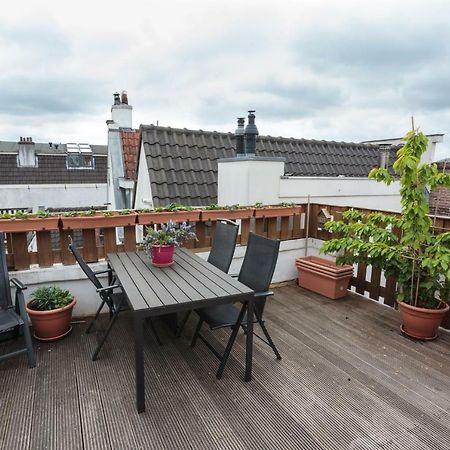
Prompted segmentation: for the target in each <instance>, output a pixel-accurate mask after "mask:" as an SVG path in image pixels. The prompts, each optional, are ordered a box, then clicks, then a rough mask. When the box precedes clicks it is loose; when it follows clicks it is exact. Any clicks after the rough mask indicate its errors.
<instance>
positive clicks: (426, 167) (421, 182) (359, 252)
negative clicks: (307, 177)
mask: <svg viewBox="0 0 450 450" xmlns="http://www.w3.org/2000/svg"><path fill="white" fill-rule="evenodd" d="M405 141H406V142H405V145H404V146H403V147H402V148H401V149H400V150H399V151H398V152H397V160H396V161H395V163H394V170H395V172H396V173H397V175H398V176H399V180H400V195H401V204H402V212H401V215H400V216H396V215H393V214H384V213H381V212H373V213H370V214H364V213H362V212H360V211H356V210H348V211H346V212H345V213H344V214H343V220H342V221H336V222H328V223H327V224H326V225H325V228H326V229H327V230H328V231H330V232H332V233H333V239H331V240H329V241H326V242H325V243H324V244H323V246H322V251H324V252H326V253H333V252H340V253H341V254H340V256H339V257H338V261H340V262H343V263H350V264H354V263H363V264H366V265H371V266H373V267H377V268H380V269H383V270H384V271H385V275H386V278H388V277H390V276H392V277H394V278H395V279H396V280H397V302H398V304H399V308H400V314H401V320H402V326H401V330H402V332H403V333H404V334H407V335H408V336H410V337H413V338H416V339H422V340H428V339H434V338H436V336H437V334H436V331H437V329H438V327H439V325H440V324H441V322H442V319H443V318H444V317H445V315H446V314H447V313H448V311H449V305H448V302H449V301H450V232H448V231H447V232H445V233H441V234H438V233H437V232H436V230H434V229H433V226H432V219H431V218H430V216H429V215H428V213H429V207H428V199H427V196H426V190H427V189H428V188H431V189H435V188H436V187H438V186H447V187H450V174H446V173H440V172H439V171H438V169H437V166H436V164H431V165H430V164H421V163H420V160H421V156H422V155H423V153H424V152H425V151H426V149H427V141H428V140H427V138H426V136H425V135H424V134H423V133H417V132H416V131H415V130H413V131H410V132H409V133H408V134H407V136H406V138H405ZM369 178H373V179H375V180H377V181H380V182H384V183H386V184H390V183H391V182H392V181H394V177H393V176H392V174H391V173H389V171H388V170H387V169H385V168H379V169H373V170H372V171H371V172H370V174H369Z"/></svg>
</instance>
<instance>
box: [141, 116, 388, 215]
mask: <svg viewBox="0 0 450 450" xmlns="http://www.w3.org/2000/svg"><path fill="white" fill-rule="evenodd" d="M249 117H250V116H249ZM252 120H253V121H254V115H253V119H252ZM247 129H248V126H247V128H246V129H245V130H247ZM254 129H255V130H256V126H254ZM245 130H244V120H243V119H240V121H239V123H238V129H237V130H236V134H233V133H220V132H216V131H203V130H187V129H176V128H170V127H160V126H155V125H141V128H140V131H141V146H140V154H139V155H140V156H139V164H138V176H137V186H136V194H135V207H151V206H155V207H157V206H163V205H167V204H169V203H172V202H177V203H182V204H184V205H191V206H202V205H208V204H211V203H216V202H217V201H218V160H219V159H230V158H231V159H232V158H235V157H236V156H237V155H238V159H239V158H240V157H242V156H245V155H242V149H238V150H237V151H236V147H237V141H236V136H238V141H239V139H240V138H239V136H242V138H244V133H245ZM256 133H257V130H256ZM255 137H256V135H255ZM395 150H396V149H395V148H391V147H390V146H388V148H387V149H384V150H383V151H382V152H380V147H379V146H378V145H373V144H365V143H352V142H333V141H317V140H309V139H294V138H283V137H272V136H259V137H258V139H257V140H256V153H255V157H256V158H263V159H271V158H278V159H279V158H282V160H281V161H284V165H283V164H281V167H282V168H281V173H279V174H278V175H277V176H278V179H279V178H280V177H283V176H284V177H312V179H313V180H314V182H315V183H316V184H318V183H317V177H326V178H327V179H330V180H331V179H332V178H333V177H335V178H337V177H338V178H339V179H341V178H351V179H354V180H356V179H357V178H367V175H368V173H369V172H370V170H371V169H372V168H374V167H377V166H379V165H380V164H381V163H383V162H384V163H386V164H387V166H388V167H391V166H392V163H393V162H394V160H395ZM382 154H383V155H384V157H382ZM386 155H387V156H386ZM241 161H242V160H241ZM240 177H241V175H236V178H234V179H233V180H230V179H229V180H228V181H229V182H230V186H229V189H228V191H231V190H232V187H233V186H231V185H235V184H236V183H238V181H239V178H240ZM228 178H229V177H228ZM258 181H259V183H262V184H264V179H262V177H261V176H259V177H258V180H255V185H256V184H257V182H258ZM319 184H320V185H322V186H323V185H324V183H323V181H320V183H319ZM258 189H259V188H258ZM274 189H275V188H274ZM258 192H261V191H260V190H258ZM275 194H276V195H279V190H278V189H277V192H274V195H275ZM306 194H308V193H306ZM330 194H331V193H330ZM255 195H258V193H256V194H255ZM260 195H261V197H260V198H259V200H260V201H264V198H265V195H264V192H261V194H260ZM232 197H233V198H234V197H235V196H232ZM224 198H225V197H224ZM227 199H228V198H227ZM227 199H226V200H227ZM277 199H278V197H277ZM226 200H225V201H226ZM271 200H273V199H272V198H271ZM219 201H221V199H219ZM280 201H283V200H280ZM234 203H237V201H236V202H234Z"/></svg>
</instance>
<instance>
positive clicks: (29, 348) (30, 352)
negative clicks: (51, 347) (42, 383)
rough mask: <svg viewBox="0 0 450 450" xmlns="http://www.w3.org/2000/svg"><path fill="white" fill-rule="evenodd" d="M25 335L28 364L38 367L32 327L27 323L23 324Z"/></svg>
mask: <svg viewBox="0 0 450 450" xmlns="http://www.w3.org/2000/svg"><path fill="white" fill-rule="evenodd" d="M23 336H24V338H25V345H26V346H27V357H28V366H29V367H36V357H35V355H34V350H33V341H32V340H31V333H30V327H29V326H28V324H27V323H25V324H24V326H23Z"/></svg>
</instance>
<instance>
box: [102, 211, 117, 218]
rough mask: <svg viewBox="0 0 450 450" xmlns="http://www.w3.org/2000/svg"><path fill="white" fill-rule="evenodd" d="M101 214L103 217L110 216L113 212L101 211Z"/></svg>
mask: <svg viewBox="0 0 450 450" xmlns="http://www.w3.org/2000/svg"><path fill="white" fill-rule="evenodd" d="M102 214H103V216H104V217H111V216H113V215H114V214H115V213H114V211H102Z"/></svg>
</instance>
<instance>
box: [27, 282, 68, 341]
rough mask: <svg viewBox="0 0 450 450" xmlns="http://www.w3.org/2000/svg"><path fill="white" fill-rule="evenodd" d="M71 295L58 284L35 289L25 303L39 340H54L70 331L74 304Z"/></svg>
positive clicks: (35, 335)
mask: <svg viewBox="0 0 450 450" xmlns="http://www.w3.org/2000/svg"><path fill="white" fill-rule="evenodd" d="M76 302H77V301H76V300H75V298H74V297H73V295H72V294H71V293H70V292H69V291H67V290H63V289H61V288H60V287H58V286H46V287H41V288H39V289H36V290H35V291H34V292H33V293H32V294H31V300H30V301H29V302H28V303H27V307H26V308H27V313H28V315H29V316H30V319H31V323H32V325H33V329H34V337H35V338H36V339H38V340H40V341H55V340H57V339H61V338H63V337H64V336H66V335H67V334H69V333H70V331H72V327H71V325H70V321H71V319H72V310H73V307H74V306H75V304H76Z"/></svg>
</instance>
